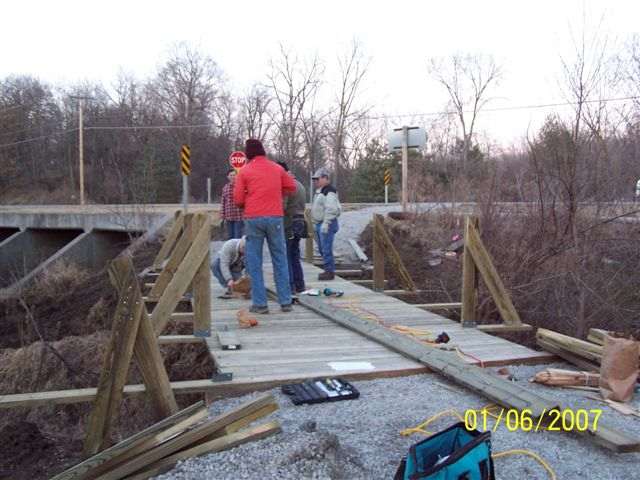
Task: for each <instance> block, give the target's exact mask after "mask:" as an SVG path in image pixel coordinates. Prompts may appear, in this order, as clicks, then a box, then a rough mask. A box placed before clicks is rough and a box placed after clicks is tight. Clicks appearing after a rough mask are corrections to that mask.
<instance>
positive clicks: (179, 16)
mask: <svg viewBox="0 0 640 480" xmlns="http://www.w3.org/2000/svg"><path fill="white" fill-rule="evenodd" d="M5 3H6V4H5V5H3V9H2V10H3V12H2V16H3V22H2V23H3V26H2V28H1V29H0V44H1V45H3V47H2V49H1V50H0V78H2V77H4V76H6V75H10V74H30V75H34V76H36V77H38V78H40V79H41V80H44V81H48V82H53V83H63V82H70V83H73V82H77V81H82V80H92V81H101V82H104V83H106V84H109V83H111V82H112V81H113V80H114V79H115V77H116V75H117V74H118V72H119V71H124V72H127V73H131V74H133V75H135V76H137V77H138V78H146V77H149V76H151V75H153V73H154V72H155V71H156V69H157V67H158V65H159V64H160V63H161V62H162V60H163V59H164V58H166V55H167V51H168V49H169V48H170V46H171V45H172V44H173V43H175V42H179V41H186V42H188V43H190V44H192V45H194V46H196V47H198V48H199V49H201V50H202V51H203V52H205V53H207V54H209V55H210V56H211V57H213V58H214V59H215V60H216V62H217V63H218V64H219V66H220V67H221V68H222V69H223V70H224V72H225V73H226V75H227V77H228V78H229V82H230V85H231V87H232V89H233V90H234V91H235V92H236V93H243V92H245V91H246V90H247V89H248V88H249V86H250V85H251V84H252V83H254V82H264V81H265V75H266V73H267V72H268V70H269V68H268V60H269V58H271V57H272V56H274V55H275V54H277V52H278V48H279V44H283V45H285V46H288V47H291V48H294V49H295V50H296V51H297V52H298V53H299V54H300V55H301V56H308V55H312V54H314V53H317V54H318V55H319V56H320V57H321V58H323V59H324V61H325V63H326V64H327V75H326V79H325V80H326V82H327V83H326V86H325V91H328V92H330V91H331V87H332V85H333V84H335V81H336V76H335V65H336V58H337V55H338V54H339V53H341V52H343V51H345V49H346V48H347V47H348V45H349V44H350V42H351V41H352V40H353V39H357V40H359V41H360V42H361V44H362V46H363V48H364V52H365V54H366V55H367V56H368V57H369V58H370V61H371V63H370V68H369V72H368V76H367V79H366V84H365V91H364V92H363V94H362V97H361V101H362V103H363V104H368V105H372V106H373V111H374V112H375V113H377V114H380V113H382V114H394V115H396V114H403V113H414V112H418V113H422V112H437V111H441V110H443V109H444V108H445V104H446V101H447V95H446V92H445V91H444V90H443V89H442V88H441V87H440V86H439V85H438V84H437V83H435V82H434V80H433V79H431V78H430V77H429V75H428V72H427V59H428V58H430V57H434V56H443V57H447V56H451V55H452V54H455V53H465V54H466V53H472V54H474V53H482V54H491V55H493V56H494V57H495V59H496V61H497V62H498V63H499V64H500V65H501V66H502V68H503V72H504V73H503V78H502V81H501V83H500V85H499V86H498V87H497V88H496V89H495V90H494V91H492V92H491V97H492V101H491V103H490V104H489V107H491V108H499V107H512V106H521V105H533V104H540V103H544V104H546V103H554V102H558V101H563V100H564V99H565V98H564V97H563V95H562V93H561V90H560V88H559V85H558V82H559V78H560V71H561V68H560V66H561V64H560V55H564V56H570V54H571V51H572V40H571V32H572V31H573V32H574V34H579V32H580V31H581V30H582V25H583V17H584V18H586V21H585V22H584V23H585V24H586V25H587V28H588V30H590V31H594V30H595V27H596V26H597V25H598V23H599V22H600V20H601V19H604V20H603V22H602V27H601V32H603V33H604V34H606V35H608V37H609V45H610V48H611V50H612V52H615V51H617V50H619V49H621V48H622V45H623V43H624V41H625V40H627V39H628V38H629V37H630V36H631V35H632V34H634V33H638V31H639V30H640V24H639V23H638V18H640V2H639V1H637V0H628V1H623V0H607V1H600V0H592V1H586V0H580V1H577V0H562V1H558V0H555V1H550V0H538V1H535V2H532V1H526V2H525V1H522V0H512V1H506V0H504V1H503V0H484V1H478V0H475V1H472V0H458V1H456V2H444V1H429V0H422V1H402V0H396V1H384V2H382V1H372V0H369V1H359V0H341V1H336V0H325V1H323V2H311V1H304V0H302V1H300V0H298V1H291V0H281V1H275V0H272V1H264V0H263V1H259V0H256V1H250V0H234V1H230V0H227V1H224V2H223V1H208V2H206V1H193V0H181V1H179V2H175V1H172V2H169V1H165V0H156V1H153V2H151V1H146V0H128V1H121V0H111V1H109V2H97V1H92V0H85V1H66V0H57V1H55V2H52V1H33V0H21V1H20V2H17V1H11V2H5ZM545 113H546V112H545V111H544V110H543V111H540V110H523V111H514V112H508V113H505V112H500V113H491V112H487V113H485V114H483V115H482V117H481V124H480V130H481V131H484V132H486V133H487V135H489V136H492V137H494V138H497V139H500V140H511V139H516V138H518V137H519V136H522V135H523V134H524V133H525V132H526V130H527V128H529V127H530V126H531V125H534V126H535V125H539V123H540V122H541V119H542V118H543V117H544V114H545ZM409 120H411V119H402V118H397V119H394V120H393V121H392V123H394V124H397V126H401V125H402V123H403V122H406V121H409ZM413 120H414V121H416V119H413ZM419 120H420V119H417V121H418V122H419Z"/></svg>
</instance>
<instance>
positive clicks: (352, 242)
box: [347, 238, 369, 263]
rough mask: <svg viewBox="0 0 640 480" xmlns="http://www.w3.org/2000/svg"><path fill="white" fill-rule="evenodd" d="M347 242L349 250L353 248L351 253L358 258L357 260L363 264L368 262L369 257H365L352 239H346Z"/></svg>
mask: <svg viewBox="0 0 640 480" xmlns="http://www.w3.org/2000/svg"><path fill="white" fill-rule="evenodd" d="M347 242H349V245H351V248H353V251H354V252H355V254H356V257H358V260H360V261H361V262H363V263H365V262H368V261H369V257H367V255H366V254H365V253H364V251H363V250H362V248H360V245H358V242H356V241H355V240H354V239H353V238H350V239H348V240H347Z"/></svg>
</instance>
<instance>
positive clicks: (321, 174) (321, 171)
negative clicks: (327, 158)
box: [311, 167, 329, 178]
mask: <svg viewBox="0 0 640 480" xmlns="http://www.w3.org/2000/svg"><path fill="white" fill-rule="evenodd" d="M320 177H327V178H329V170H327V169H326V168H324V167H322V168H319V169H318V170H316V173H314V174H313V176H312V177H311V178H320Z"/></svg>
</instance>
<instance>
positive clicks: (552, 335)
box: [536, 328, 603, 372]
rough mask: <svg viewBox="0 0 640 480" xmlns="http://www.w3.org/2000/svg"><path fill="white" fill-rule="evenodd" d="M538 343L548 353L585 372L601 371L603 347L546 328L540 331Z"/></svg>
mask: <svg viewBox="0 0 640 480" xmlns="http://www.w3.org/2000/svg"><path fill="white" fill-rule="evenodd" d="M536 342H537V343H538V345H540V346H541V347H542V348H544V349H545V350H547V351H548V352H551V353H554V354H556V355H557V356H559V357H560V358H563V359H564V360H566V361H567V362H569V363H572V364H574V365H576V366H577V367H579V368H581V369H583V370H586V371H594V372H597V371H599V370H600V362H601V361H602V350H603V347H602V345H596V344H595V343H591V342H587V341H585V340H580V339H577V338H574V337H570V336H569V335H563V334H561V333H558V332H554V331H552V330H547V329H546V328H539V329H538V331H537V332H536Z"/></svg>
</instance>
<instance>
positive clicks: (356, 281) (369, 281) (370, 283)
mask: <svg viewBox="0 0 640 480" xmlns="http://www.w3.org/2000/svg"><path fill="white" fill-rule="evenodd" d="M349 281H350V282H351V283H353V284H355V285H371V286H373V285H374V283H375V281H374V280H349ZM388 283H389V280H384V281H383V286H385V287H386V286H387V284H388Z"/></svg>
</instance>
